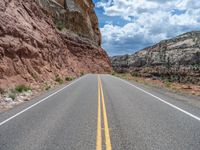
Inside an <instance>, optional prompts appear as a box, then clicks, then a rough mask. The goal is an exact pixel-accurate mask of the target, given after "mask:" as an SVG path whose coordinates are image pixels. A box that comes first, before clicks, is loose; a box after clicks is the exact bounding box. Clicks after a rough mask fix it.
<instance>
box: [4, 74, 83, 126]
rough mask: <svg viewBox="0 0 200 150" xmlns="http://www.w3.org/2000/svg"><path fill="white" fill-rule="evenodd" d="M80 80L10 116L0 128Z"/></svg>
mask: <svg viewBox="0 0 200 150" xmlns="http://www.w3.org/2000/svg"><path fill="white" fill-rule="evenodd" d="M80 79H82V77H81V78H79V79H77V80H75V81H73V82H71V83H70V84H68V85H66V86H65V87H63V88H61V89H60V90H58V91H56V92H54V93H52V94H50V95H49V96H47V97H45V98H43V99H42V100H40V101H38V102H37V103H35V104H33V105H31V106H29V107H28V108H26V109H24V110H22V111H20V112H18V113H17V114H15V115H14V116H12V117H10V118H8V119H6V120H4V121H2V122H1V123H0V126H2V125H3V124H5V123H6V122H8V121H10V120H12V119H14V118H15V117H17V116H19V115H21V114H22V113H24V112H26V111H27V110H29V109H31V108H33V107H34V106H36V105H38V104H40V103H42V102H43V101H45V100H47V99H48V98H49V97H51V96H53V95H55V94H57V93H59V92H61V91H62V90H64V89H65V88H67V87H69V86H70V85H73V84H74V83H76V82H77V81H79V80H80Z"/></svg>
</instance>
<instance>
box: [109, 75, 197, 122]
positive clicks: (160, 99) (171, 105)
mask: <svg viewBox="0 0 200 150" xmlns="http://www.w3.org/2000/svg"><path fill="white" fill-rule="evenodd" d="M111 77H113V78H116V79H118V80H121V81H122V82H124V83H126V84H128V85H130V86H132V87H134V88H136V89H138V90H140V91H142V92H144V93H146V94H148V95H150V96H152V97H154V98H156V99H157V100H159V101H161V102H163V103H165V104H167V105H168V106H170V107H173V108H175V109H176V110H179V111H181V112H182V113H184V114H186V115H188V116H190V117H192V118H194V119H196V120H197V121H200V118H199V117H197V116H195V115H193V114H191V113H189V112H187V111H185V110H183V109H181V108H179V107H177V106H175V105H173V104H171V103H169V102H167V101H165V100H163V99H162V98H160V97H158V96H155V95H153V94H151V93H149V92H147V91H145V90H143V89H141V88H139V87H137V86H135V85H134V84H131V83H129V82H128V81H125V80H122V79H120V78H117V77H114V76H111Z"/></svg>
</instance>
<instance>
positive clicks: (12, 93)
mask: <svg viewBox="0 0 200 150" xmlns="http://www.w3.org/2000/svg"><path fill="white" fill-rule="evenodd" d="M8 97H9V98H12V100H15V98H16V93H15V92H13V91H11V93H9V95H8Z"/></svg>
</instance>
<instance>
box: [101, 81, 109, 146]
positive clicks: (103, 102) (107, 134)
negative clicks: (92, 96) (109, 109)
mask: <svg viewBox="0 0 200 150" xmlns="http://www.w3.org/2000/svg"><path fill="white" fill-rule="evenodd" d="M100 91H101V97H102V106H103V118H104V131H105V140H106V150H112V146H111V142H110V133H109V127H108V118H107V113H106V105H105V100H104V94H103V88H102V83H101V79H100Z"/></svg>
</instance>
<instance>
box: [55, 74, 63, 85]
mask: <svg viewBox="0 0 200 150" xmlns="http://www.w3.org/2000/svg"><path fill="white" fill-rule="evenodd" d="M55 81H56V82H58V83H59V84H63V83H64V81H63V79H62V78H61V77H60V76H59V75H56V77H55Z"/></svg>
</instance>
